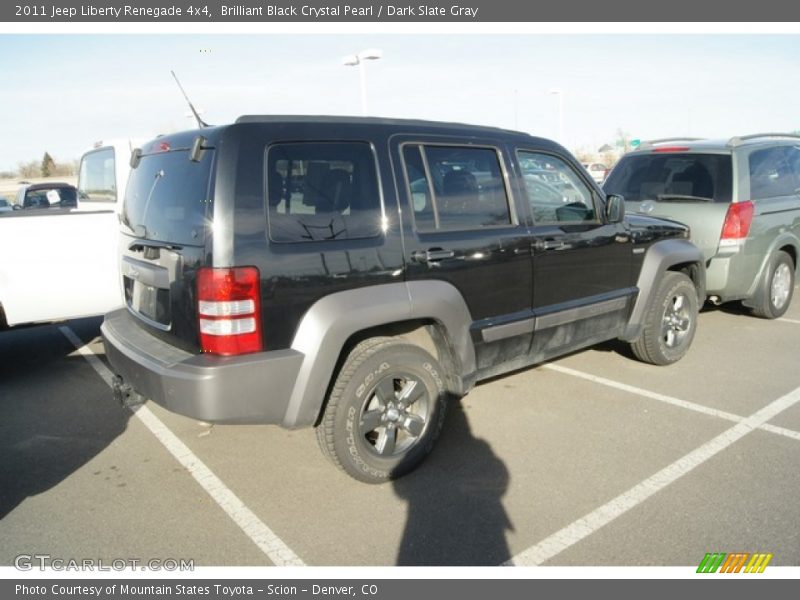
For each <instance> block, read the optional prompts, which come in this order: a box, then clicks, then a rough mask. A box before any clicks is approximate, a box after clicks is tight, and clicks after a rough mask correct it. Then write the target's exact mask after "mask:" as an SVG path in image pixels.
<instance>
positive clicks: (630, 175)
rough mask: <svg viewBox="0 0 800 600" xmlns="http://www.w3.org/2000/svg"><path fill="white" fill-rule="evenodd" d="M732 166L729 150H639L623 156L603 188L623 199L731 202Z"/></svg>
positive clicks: (636, 200)
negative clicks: (668, 151) (664, 151)
mask: <svg viewBox="0 0 800 600" xmlns="http://www.w3.org/2000/svg"><path fill="white" fill-rule="evenodd" d="M732 187H733V169H732V166H731V156H730V155H729V154H695V153H669V154H666V153H665V154H638V155H629V156H625V157H623V158H622V160H621V161H620V162H619V164H618V165H617V166H616V167H615V168H614V170H613V171H612V172H611V175H609V177H608V179H607V180H606V182H605V183H604V184H603V190H604V191H605V192H606V193H607V194H619V195H621V196H624V197H625V200H631V201H633V202H639V201H641V200H669V199H670V198H675V197H678V198H680V197H683V198H691V197H696V198H698V199H711V200H713V201H714V202H730V201H731V192H732Z"/></svg>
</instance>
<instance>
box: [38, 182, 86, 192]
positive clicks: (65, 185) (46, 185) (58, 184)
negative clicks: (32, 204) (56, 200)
mask: <svg viewBox="0 0 800 600" xmlns="http://www.w3.org/2000/svg"><path fill="white" fill-rule="evenodd" d="M74 187H75V186H74V185H72V184H70V183H64V182H63V181H54V182H52V183H32V184H31V185H29V186H28V187H27V188H26V191H29V192H35V191H36V190H52V189H53V188H74Z"/></svg>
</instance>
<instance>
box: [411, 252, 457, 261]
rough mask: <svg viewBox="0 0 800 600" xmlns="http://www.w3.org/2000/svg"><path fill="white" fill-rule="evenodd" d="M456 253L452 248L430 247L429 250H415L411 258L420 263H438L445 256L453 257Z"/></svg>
mask: <svg viewBox="0 0 800 600" xmlns="http://www.w3.org/2000/svg"><path fill="white" fill-rule="evenodd" d="M455 255H456V253H455V252H453V251H452V250H443V249H442V248H430V249H429V250H414V252H412V253H411V260H413V261H414V262H418V263H436V262H439V261H440V260H443V259H445V258H453V257H454V256H455Z"/></svg>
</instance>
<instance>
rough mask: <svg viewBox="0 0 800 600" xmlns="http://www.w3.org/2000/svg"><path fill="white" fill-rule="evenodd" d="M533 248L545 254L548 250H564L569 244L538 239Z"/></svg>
mask: <svg viewBox="0 0 800 600" xmlns="http://www.w3.org/2000/svg"><path fill="white" fill-rule="evenodd" d="M531 247H532V248H533V249H534V250H535V251H536V252H544V251H546V250H563V249H564V248H568V247H569V244H566V243H564V241H563V240H543V239H538V240H536V241H535V242H533V244H531Z"/></svg>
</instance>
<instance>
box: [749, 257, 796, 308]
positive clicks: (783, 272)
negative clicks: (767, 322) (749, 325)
mask: <svg viewBox="0 0 800 600" xmlns="http://www.w3.org/2000/svg"><path fill="white" fill-rule="evenodd" d="M793 292H794V261H792V257H791V256H789V255H788V254H787V253H786V252H784V251H783V250H778V251H777V252H775V253H774V254H773V255H772V256H771V257H770V259H769V263H768V264H767V268H766V271H765V274H764V280H763V281H762V282H761V289H760V290H759V293H758V295H757V296H756V298H758V299H759V301H758V304H757V305H755V306H753V307H752V309H751V311H752V313H753V314H754V315H755V316H757V317H761V318H762V319H777V318H778V317H781V316H783V314H784V313H785V312H786V311H787V310H788V309H789V305H790V304H791V303H792V294H793Z"/></svg>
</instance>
